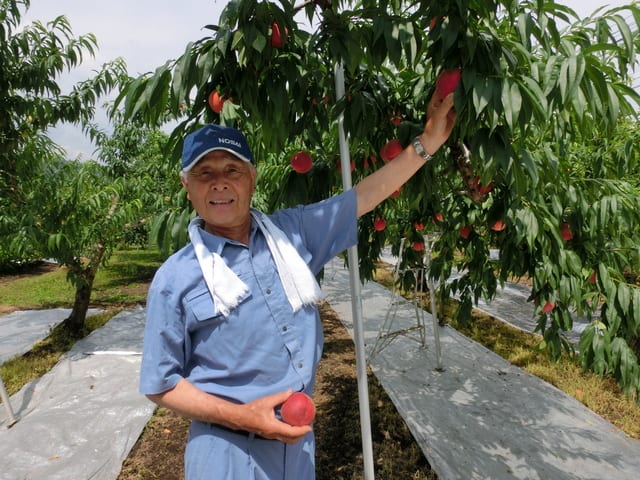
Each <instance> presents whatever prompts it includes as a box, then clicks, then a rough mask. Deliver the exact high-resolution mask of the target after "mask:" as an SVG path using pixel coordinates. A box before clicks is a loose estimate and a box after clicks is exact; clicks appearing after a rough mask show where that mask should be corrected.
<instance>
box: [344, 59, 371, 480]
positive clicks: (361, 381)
mask: <svg viewBox="0 0 640 480" xmlns="http://www.w3.org/2000/svg"><path fill="white" fill-rule="evenodd" d="M335 80H336V98H341V97H343V96H344V90H345V88H344V69H343V67H342V64H337V65H336V68H335ZM338 133H339V140H340V165H341V166H342V187H343V189H344V190H345V191H346V190H350V189H351V188H352V184H351V158H350V155H349V145H348V144H347V139H346V137H345V134H344V117H343V115H342V114H340V116H339V117H338ZM347 258H348V261H349V278H350V283H351V310H352V315H353V340H354V343H355V349H356V370H357V380H358V399H359V405H360V429H361V433H362V457H363V461H364V478H365V480H374V478H375V476H374V469H373V445H372V441H371V413H370V409H369V387H368V383H367V358H366V353H365V346H364V326H363V321H362V294H361V290H360V270H359V268H358V265H359V263H358V248H357V246H354V247H351V248H349V250H348V251H347Z"/></svg>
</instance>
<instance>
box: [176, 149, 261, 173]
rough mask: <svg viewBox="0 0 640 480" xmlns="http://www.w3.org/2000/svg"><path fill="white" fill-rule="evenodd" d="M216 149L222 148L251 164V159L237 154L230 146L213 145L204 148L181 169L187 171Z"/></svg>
mask: <svg viewBox="0 0 640 480" xmlns="http://www.w3.org/2000/svg"><path fill="white" fill-rule="evenodd" d="M218 150H223V151H225V152H228V153H230V154H231V155H233V156H234V157H236V158H237V159H238V160H242V161H243V162H247V163H249V164H252V162H251V160H249V159H248V158H247V157H245V156H243V155H240V154H238V152H236V151H234V150H232V149H230V148H225V147H213V148H209V149H207V150H205V151H204V152H202V153H201V154H200V155H198V156H197V157H196V158H194V159H193V160H192V161H191V163H190V164H189V165H187V166H186V167H185V168H183V169H182V171H183V172H188V171H189V170H191V169H192V168H193V166H194V165H195V164H196V163H198V162H199V161H200V160H202V158H203V157H204V156H206V155H207V154H209V153H211V152H215V151H218Z"/></svg>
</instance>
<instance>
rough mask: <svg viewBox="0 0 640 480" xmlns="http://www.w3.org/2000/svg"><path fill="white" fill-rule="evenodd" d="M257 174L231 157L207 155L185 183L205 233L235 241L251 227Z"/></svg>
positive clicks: (213, 153) (189, 174) (214, 153)
mask: <svg viewBox="0 0 640 480" xmlns="http://www.w3.org/2000/svg"><path fill="white" fill-rule="evenodd" d="M255 180H256V170H255V168H253V166H252V165H250V164H249V163H247V162H244V161H242V160H239V159H238V158H236V157H235V156H234V155H232V154H231V153H228V152H225V151H219V150H216V151H213V152H210V153H208V154H207V155H205V156H204V157H203V158H202V160H200V161H199V162H198V163H197V164H196V165H195V166H194V167H193V168H192V169H191V170H190V171H189V173H188V174H187V176H186V178H183V179H182V185H183V186H184V188H185V190H186V191H187V198H188V199H189V200H190V201H191V203H192V205H193V207H194V208H195V209H196V212H198V215H200V216H201V217H202V218H203V219H204V221H205V230H207V231H209V232H212V233H216V234H219V235H224V236H228V237H230V238H234V237H235V236H234V233H236V232H237V231H240V230H242V229H243V228H248V225H250V214H249V208H250V206H251V196H252V194H253V189H254V186H255Z"/></svg>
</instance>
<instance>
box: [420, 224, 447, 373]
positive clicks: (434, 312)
mask: <svg viewBox="0 0 640 480" xmlns="http://www.w3.org/2000/svg"><path fill="white" fill-rule="evenodd" d="M424 238H425V242H426V244H427V248H426V249H425V250H426V255H425V262H426V265H427V272H426V275H427V285H428V287H429V297H430V298H431V321H432V323H433V339H434V341H435V344H436V370H437V371H439V372H441V371H442V370H444V368H443V366H442V348H441V346H440V323H439V322H438V306H437V304H436V288H435V285H434V284H433V278H432V277H431V249H432V248H433V241H432V240H434V239H433V238H431V237H430V236H429V235H425V237H424Z"/></svg>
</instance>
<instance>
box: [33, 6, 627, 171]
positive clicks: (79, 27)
mask: <svg viewBox="0 0 640 480" xmlns="http://www.w3.org/2000/svg"><path fill="white" fill-rule="evenodd" d="M292 1H294V2H296V3H299V0H292ZM226 3H227V2H226V1H223V0H180V1H176V0H108V1H104V0H103V1H99V2H98V1H87V0H31V7H30V8H29V10H28V11H27V12H26V13H25V14H24V15H23V23H31V22H32V21H34V20H39V21H41V22H43V23H46V22H48V21H51V20H53V19H54V18H56V17H57V16H59V15H64V16H65V17H67V19H68V21H69V23H70V25H71V31H72V32H73V36H74V37H78V36H79V35H82V34H86V33H93V34H94V35H95V36H96V38H97V41H98V48H99V50H98V52H97V55H96V56H95V58H90V57H87V59H85V61H84V62H83V64H82V66H81V67H79V68H76V69H74V70H73V71H72V73H71V74H70V75H67V76H66V77H64V78H63V79H61V84H62V85H63V87H64V86H66V85H67V84H68V85H69V86H71V85H72V84H73V83H76V82H78V81H81V80H84V79H87V78H89V77H91V76H92V72H93V71H95V70H98V69H99V68H100V66H101V65H103V64H104V63H106V62H108V61H110V60H113V59H115V58H118V57H122V58H124V60H125V62H126V64H127V69H128V72H129V75H130V76H134V77H135V76H137V75H139V74H142V73H146V72H149V71H153V70H155V68H156V67H158V66H160V65H163V64H164V63H165V62H166V61H167V60H169V59H175V58H177V57H179V56H180V55H181V54H182V53H183V52H184V49H185V47H186V45H187V44H188V43H189V42H190V41H194V40H198V39H200V38H202V37H204V36H208V35H209V32H210V31H209V30H206V29H204V28H203V27H204V25H208V24H217V23H218V20H219V18H220V12H221V11H222V9H223V8H224V6H225V5H226ZM558 3H562V4H564V5H567V6H568V7H570V8H572V9H573V10H575V11H576V13H578V15H580V16H581V17H584V16H588V15H590V14H591V13H593V12H594V11H595V10H596V9H597V8H599V7H601V6H602V5H603V4H608V5H609V6H612V7H613V6H619V5H624V4H628V3H630V0H609V1H604V2H603V1H602V0H559V1H558ZM67 91H68V90H67ZM96 120H97V122H98V123H99V124H101V125H102V124H104V128H105V129H108V128H109V127H108V122H107V120H106V115H104V113H102V112H100V111H99V112H98V115H97V118H96ZM49 134H50V136H51V138H52V139H53V140H54V141H55V142H56V143H58V144H59V145H60V146H62V147H63V148H65V149H66V151H67V156H68V158H78V157H82V158H85V159H86V158H91V157H92V154H93V152H94V150H95V146H93V145H92V144H91V142H90V141H89V140H88V139H87V138H86V137H84V135H83V133H82V131H81V129H80V128H79V127H77V126H73V125H67V124H63V125H60V126H58V127H56V128H54V129H52V130H50V131H49Z"/></svg>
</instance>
